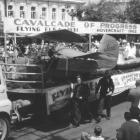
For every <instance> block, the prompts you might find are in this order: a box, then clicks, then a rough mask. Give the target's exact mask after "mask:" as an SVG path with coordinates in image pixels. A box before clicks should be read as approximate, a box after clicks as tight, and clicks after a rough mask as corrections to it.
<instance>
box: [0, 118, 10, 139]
mask: <svg viewBox="0 0 140 140" xmlns="http://www.w3.org/2000/svg"><path fill="white" fill-rule="evenodd" d="M9 130H10V123H9V120H8V119H7V118H5V117H2V116H0V140H6V139H7V137H8V134H9Z"/></svg>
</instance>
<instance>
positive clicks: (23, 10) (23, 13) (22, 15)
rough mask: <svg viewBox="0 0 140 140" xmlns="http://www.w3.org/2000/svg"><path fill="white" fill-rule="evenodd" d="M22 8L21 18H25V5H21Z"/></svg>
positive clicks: (20, 8)
mask: <svg viewBox="0 0 140 140" xmlns="http://www.w3.org/2000/svg"><path fill="white" fill-rule="evenodd" d="M19 10H20V18H25V9H24V6H20V7H19Z"/></svg>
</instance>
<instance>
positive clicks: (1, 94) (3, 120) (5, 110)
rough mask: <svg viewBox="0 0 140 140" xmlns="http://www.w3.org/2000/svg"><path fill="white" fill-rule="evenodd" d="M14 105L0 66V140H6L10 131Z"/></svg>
mask: <svg viewBox="0 0 140 140" xmlns="http://www.w3.org/2000/svg"><path fill="white" fill-rule="evenodd" d="M11 110H12V103H11V101H10V100H9V99H8V96H7V89H6V82H5V77H4V74H3V73H2V67H1V66H0V139H1V140H6V139H7V137H8V134H9V130H10V122H11Z"/></svg>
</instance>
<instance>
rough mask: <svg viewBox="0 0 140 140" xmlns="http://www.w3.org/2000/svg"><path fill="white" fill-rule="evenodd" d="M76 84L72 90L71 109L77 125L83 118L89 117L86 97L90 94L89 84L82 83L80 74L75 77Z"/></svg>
mask: <svg viewBox="0 0 140 140" xmlns="http://www.w3.org/2000/svg"><path fill="white" fill-rule="evenodd" d="M76 80H77V85H76V86H75V88H74V90H73V97H72V98H73V106H74V107H73V109H74V111H73V112H75V113H74V115H73V120H75V122H74V123H75V125H76V126H78V125H79V124H80V122H81V121H84V120H85V119H89V120H90V119H91V116H90V113H89V109H88V97H89V95H90V89H89V86H88V85H87V84H85V83H83V81H82V78H81V76H80V75H77V77H76Z"/></svg>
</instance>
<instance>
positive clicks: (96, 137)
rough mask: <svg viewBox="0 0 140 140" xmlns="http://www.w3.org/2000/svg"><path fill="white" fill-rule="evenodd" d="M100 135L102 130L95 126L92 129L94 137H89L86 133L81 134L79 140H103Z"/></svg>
mask: <svg viewBox="0 0 140 140" xmlns="http://www.w3.org/2000/svg"><path fill="white" fill-rule="evenodd" d="M101 135H102V128H101V126H99V125H97V126H95V128H94V135H93V136H92V135H90V134H89V133H87V132H83V133H82V135H81V140H104V138H103V137H102V136H101Z"/></svg>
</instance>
